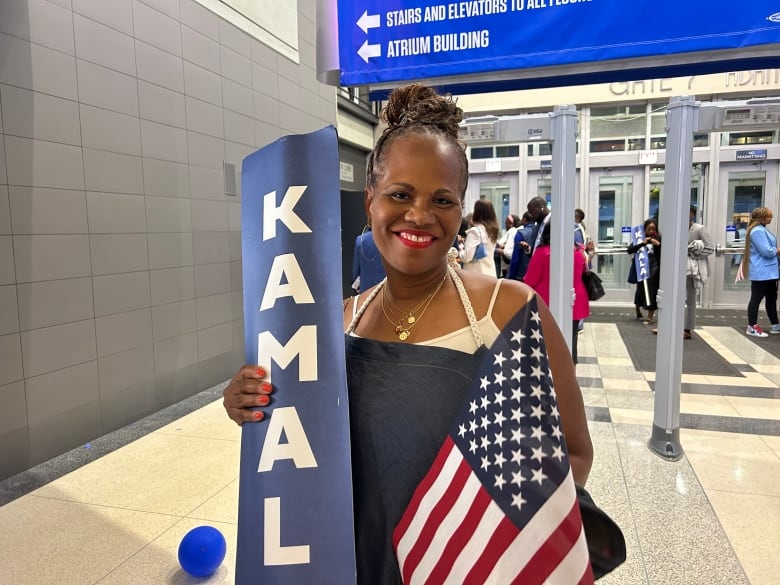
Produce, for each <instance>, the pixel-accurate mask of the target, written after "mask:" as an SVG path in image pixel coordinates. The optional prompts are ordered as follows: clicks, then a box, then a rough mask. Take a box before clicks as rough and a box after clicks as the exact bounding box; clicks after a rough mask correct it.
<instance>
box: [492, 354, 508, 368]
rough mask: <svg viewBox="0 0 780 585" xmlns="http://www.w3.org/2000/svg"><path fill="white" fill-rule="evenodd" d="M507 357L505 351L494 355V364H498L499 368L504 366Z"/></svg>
mask: <svg viewBox="0 0 780 585" xmlns="http://www.w3.org/2000/svg"><path fill="white" fill-rule="evenodd" d="M505 360H506V358H505V357H504V353H503V352H499V353H497V354H495V355H494V356H493V365H496V366H498V367H499V368H501V367H503V365H504V361H505Z"/></svg>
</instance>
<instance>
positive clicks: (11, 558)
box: [0, 314, 780, 585]
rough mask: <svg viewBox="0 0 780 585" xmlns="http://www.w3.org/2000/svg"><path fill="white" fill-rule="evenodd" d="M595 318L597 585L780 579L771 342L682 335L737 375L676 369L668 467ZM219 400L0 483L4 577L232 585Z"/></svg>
mask: <svg viewBox="0 0 780 585" xmlns="http://www.w3.org/2000/svg"><path fill="white" fill-rule="evenodd" d="M603 317H604V316H603V315H602V319H595V318H594V319H593V320H591V321H588V323H587V324H586V327H585V330H584V332H583V333H582V334H581V335H580V336H579V353H580V356H581V358H582V359H581V363H580V364H579V365H578V366H577V368H578V369H577V372H578V378H579V379H580V382H581V386H582V391H583V395H584V397H585V403H586V406H587V410H588V418H589V421H590V429H591V433H592V436H593V441H594V444H595V448H596V459H595V463H594V467H593V471H592V473H591V477H590V480H589V483H588V487H589V489H590V491H591V493H592V494H593V496H594V498H595V500H596V501H597V502H598V503H599V504H600V505H601V506H602V507H603V508H604V509H605V510H607V511H608V512H609V513H610V514H611V515H612V516H613V517H614V518H615V519H616V520H617V521H618V523H619V524H620V525H621V526H622V528H623V530H624V533H625V536H626V542H627V547H628V561H627V562H626V563H625V564H624V565H623V566H621V567H620V568H619V569H617V570H616V571H615V572H614V573H612V574H611V575H608V576H607V577H605V578H604V579H603V580H601V581H600V583H605V584H620V585H633V584H637V585H639V584H642V585H645V584H648V585H649V584H653V585H655V584H658V585H661V584H663V585H668V584H683V585H685V584H690V585H716V584H723V585H727V584H728V585H739V584H748V583H750V584H752V585H774V584H776V583H778V577H777V576H778V575H780V555H778V554H777V551H778V550H780V530H778V526H780V481H778V478H780V359H778V358H777V357H775V355H776V354H777V353H778V352H777V351H776V350H777V348H778V347H780V339H779V338H780V336H775V337H772V338H767V339H765V340H758V341H762V342H763V343H764V344H765V345H764V346H762V344H761V343H757V342H756V340H752V339H748V338H747V337H745V336H744V334H741V333H740V332H739V331H738V330H737V329H735V324H734V323H730V322H724V323H722V324H706V323H712V321H707V320H706V319H705V320H704V323H705V324H703V325H702V326H701V327H700V328H699V329H697V330H696V333H695V336H694V339H693V340H691V341H692V342H693V344H703V346H706V347H701V348H699V350H697V351H700V352H702V353H701V355H702V356H705V357H703V358H701V359H704V361H705V362H706V361H708V359H707V358H706V356H707V355H708V354H707V352H710V351H711V352H712V354H717V355H718V356H719V358H721V359H722V360H725V361H726V362H728V363H729V364H730V365H731V366H732V367H733V372H732V373H733V374H734V375H728V376H724V375H718V374H717V373H707V367H706V364H704V365H702V364H698V366H699V370H700V371H701V372H703V373H697V374H683V376H682V386H681V388H682V395H681V416H680V421H681V424H680V426H681V431H680V441H681V443H682V447H683V450H684V455H683V457H682V458H681V459H680V460H679V461H676V462H670V461H668V460H665V459H662V458H660V457H658V456H657V455H655V454H654V453H653V452H651V451H650V449H648V447H647V441H648V439H649V438H650V428H651V424H652V422H653V408H654V394H653V385H654V378H655V375H654V372H653V371H651V370H649V371H643V370H640V369H637V367H636V365H635V363H634V360H632V357H631V352H630V351H629V347H628V346H627V345H626V343H625V341H624V338H623V337H622V336H621V334H620V331H619V330H618V325H617V323H616V322H606V321H607V319H605V318H603ZM624 317H625V316H624V315H623V314H616V315H615V316H614V319H623V318H624ZM599 321H601V322H599ZM636 335H648V336H652V335H651V333H650V331H649V328H645V329H641V328H639V329H638V330H637V332H636ZM686 343H689V342H686ZM693 344H692V345H690V346H686V345H683V351H690V352H692V353H693V349H691V350H688V349H686V348H687V347H691V348H693V347H694V345H693ZM768 344H773V345H772V346H769V345H768ZM632 346H633V344H632ZM697 355H699V354H697ZM721 371H722V370H721ZM219 396H220V388H213V389H210V390H209V391H206V392H204V393H201V394H200V395H198V396H196V397H193V398H192V399H190V400H188V401H186V402H185V403H182V404H179V405H176V406H175V407H171V408H170V409H166V411H163V412H161V413H158V414H157V415H155V416H153V417H150V418H149V419H146V420H144V421H140V422H139V423H135V424H133V425H130V426H129V427H127V428H126V429H123V431H121V432H118V433H114V434H113V435H111V436H107V437H103V438H101V439H99V440H97V441H94V442H93V443H91V444H90V445H85V446H84V447H83V448H82V449H77V450H74V451H73V452H71V453H68V454H66V455H64V456H62V457H60V458H57V459H56V460H52V461H51V462H48V463H47V464H44V465H42V466H39V467H38V468H36V469H34V470H31V471H30V472H27V473H25V474H21V475H20V476H16V477H14V478H11V479H9V480H6V481H5V482H0V503H4V505H2V507H0V575H2V577H0V582H2V583H9V584H14V585H42V584H47V585H48V584H54V583H56V584H58V585H66V584H78V585H87V584H89V585H91V584H100V585H108V584H117V585H119V584H121V585H132V584H139V585H140V584H144V585H147V584H150V583H169V584H174V585H184V584H187V583H196V582H197V583H209V584H216V583H219V584H232V583H233V582H234V581H233V563H234V560H235V557H234V550H235V549H234V545H235V529H236V509H237V470H238V466H237V461H238V452H239V438H240V432H239V429H238V427H236V426H235V425H234V424H233V423H232V422H230V421H228V420H227V418H226V417H225V415H224V413H223V410H222V407H221V404H220V402H221V401H220V400H219V398H218V397H219ZM200 524H210V525H212V526H216V527H217V528H219V529H220V530H221V531H222V532H223V534H225V536H226V538H227V540H228V555H227V558H226V560H225V562H224V563H223V565H222V566H221V568H220V569H219V570H218V572H217V573H216V574H215V575H213V576H212V577H211V578H210V579H207V580H194V579H192V578H189V577H187V576H186V575H185V574H184V573H182V572H181V570H180V569H179V567H178V564H177V561H176V549H177V546H178V543H179V541H180V539H181V537H182V536H183V534H185V533H186V531H187V530H189V529H190V528H191V527H194V526H197V525H200Z"/></svg>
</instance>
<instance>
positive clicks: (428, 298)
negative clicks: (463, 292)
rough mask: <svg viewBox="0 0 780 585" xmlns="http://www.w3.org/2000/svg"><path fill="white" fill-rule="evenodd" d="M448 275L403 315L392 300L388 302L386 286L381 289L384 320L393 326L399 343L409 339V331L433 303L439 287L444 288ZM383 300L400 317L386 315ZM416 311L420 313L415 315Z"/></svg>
mask: <svg viewBox="0 0 780 585" xmlns="http://www.w3.org/2000/svg"><path fill="white" fill-rule="evenodd" d="M447 276H449V275H448V274H445V275H444V278H443V279H442V281H441V282H440V283H439V284H438V286H437V287H436V288H435V289H433V291H431V292H430V293H428V294H427V295H425V297H424V298H423V299H422V300H421V301H420V302H419V303H417V305H416V306H415V307H414V308H413V309H412V310H410V311H409V312H408V313H406V314H405V315H404V311H400V310H399V309H398V307H397V306H396V305H395V304H394V303H393V301H392V300H390V297H389V296H388V295H387V294H386V291H387V286H385V287H384V288H383V289H382V312H383V313H384V314H385V318H386V319H387V320H388V321H389V322H390V324H391V325H392V326H393V331H394V332H395V334H396V335H397V336H398V339H399V340H401V341H406V340H407V339H409V336H410V335H411V329H412V327H414V326H415V325H416V324H417V323H419V321H420V319H422V316H423V315H424V314H425V311H426V310H427V309H428V307H429V306H430V304H431V303H432V302H433V299H434V297H435V296H436V294H437V293H438V292H439V290H441V287H442V286H444V282H445V281H446V280H447ZM385 299H387V302H388V303H390V305H391V306H392V307H393V309H395V311H396V312H397V313H400V314H401V315H402V317H401V318H400V319H399V318H397V317H396V318H391V317H390V315H388V314H387V308H386V307H385ZM417 311H420V312H419V314H416V315H415V313H417Z"/></svg>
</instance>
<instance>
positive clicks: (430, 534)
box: [393, 298, 593, 585]
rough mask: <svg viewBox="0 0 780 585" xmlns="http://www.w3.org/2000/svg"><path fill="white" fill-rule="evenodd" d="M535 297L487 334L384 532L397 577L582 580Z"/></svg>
mask: <svg viewBox="0 0 780 585" xmlns="http://www.w3.org/2000/svg"><path fill="white" fill-rule="evenodd" d="M540 321H541V320H540V317H539V311H538V307H537V304H536V299H535V298H533V299H531V301H530V302H528V303H527V304H526V305H525V307H523V308H522V309H521V310H520V311H519V312H518V314H517V315H515V316H514V317H513V319H512V320H511V322H510V323H509V324H508V325H507V326H506V327H505V328H504V330H503V331H502V332H501V334H500V335H499V337H498V338H497V339H496V341H495V343H494V344H493V346H492V347H491V348H490V351H489V352H487V353H486V354H485V357H484V358H483V360H482V363H481V365H480V373H479V375H478V376H477V378H476V379H475V381H474V382H473V383H472V387H471V389H470V391H469V398H468V401H467V403H466V404H465V405H464V407H463V408H462V409H461V411H460V413H459V415H458V417H457V420H456V421H455V424H454V425H453V427H452V429H451V430H450V433H449V436H448V437H447V439H446V440H445V442H444V445H443V446H442V448H441V450H440V451H439V454H438V455H437V457H436V460H435V462H434V464H433V466H432V467H431V469H430V470H429V471H428V473H427V475H426V476H425V477H424V479H423V480H422V482H421V483H420V485H419V486H418V487H417V489H416V491H415V493H414V496H413V497H412V500H411V502H410V503H409V506H408V507H407V509H406V511H405V512H404V515H403V516H402V518H401V521H400V522H399V524H398V526H396V528H395V530H394V532H393V545H394V547H395V549H396V555H397V558H398V564H399V567H400V569H401V574H402V577H403V582H404V583H405V584H406V585H416V584H425V585H437V584H444V583H447V584H450V583H451V584H456V583H460V584H466V585H485V584H495V585H499V584H509V583H517V584H523V585H531V584H535V583H539V584H548V585H553V584H566V585H572V584H592V583H593V574H592V571H591V568H590V558H589V554H588V548H587V543H586V541H585V533H584V531H583V528H582V520H581V518H580V511H579V507H578V505H577V497H576V492H575V487H574V480H573V477H572V473H571V468H570V466H569V459H568V454H567V451H566V445H565V443H564V439H563V432H562V430H561V423H560V417H559V413H558V406H557V403H556V400H555V391H554V389H553V380H552V376H551V373H550V369H549V364H548V361H547V351H546V348H545V344H544V338H543V335H542V329H541V325H540Z"/></svg>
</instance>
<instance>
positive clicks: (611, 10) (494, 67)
mask: <svg viewBox="0 0 780 585" xmlns="http://www.w3.org/2000/svg"><path fill="white" fill-rule="evenodd" d="M778 43H780V4H778V3H777V1H776V0H750V2H742V3H739V4H738V5H737V4H729V5H728V6H727V7H726V6H724V5H723V3H717V2H712V0H686V1H685V2H680V1H679V0H655V1H653V2H636V1H634V2H631V1H626V0H472V1H461V2H439V3H436V2H431V1H420V0H417V1H415V0H405V1H404V0H360V1H355V0H339V1H338V46H339V51H338V66H339V70H340V83H341V85H346V86H350V85H368V84H383V83H385V84H387V83H389V82H396V81H403V80H412V79H430V78H437V77H453V76H468V75H474V74H485V73H490V72H507V71H517V70H525V69H539V68H555V67H558V68H561V67H562V66H563V67H566V68H567V69H568V73H569V74H571V73H576V72H577V69H576V66H577V65H580V64H582V65H584V64H593V63H605V62H609V61H616V60H618V61H626V60H628V61H627V62H628V63H629V64H631V63H632V62H636V61H632V60H643V59H648V58H657V59H660V60H663V61H662V62H663V63H666V64H674V63H675V60H674V56H675V55H686V54H687V55H693V56H695V58H696V60H697V61H698V62H699V63H701V62H706V61H708V60H710V61H712V60H717V59H716V58H713V57H709V58H708V57H706V56H703V54H706V53H710V52H716V53H717V52H721V53H728V55H727V56H728V58H730V59H734V58H735V57H738V56H739V55H740V54H741V55H748V54H750V55H764V56H765V58H766V59H769V60H770V61H771V60H772V59H777V60H780V51H778V50H777V46H776V45H777V44H778ZM772 45H775V46H774V47H772ZM751 48H753V49H756V50H755V51H752V52H751V51H749V52H746V51H748V50H749V49H751ZM762 51H763V52H762ZM721 57H723V58H724V59H725V58H726V56H724V55H723V54H721ZM718 58H720V57H718ZM779 62H780V61H779Z"/></svg>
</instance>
